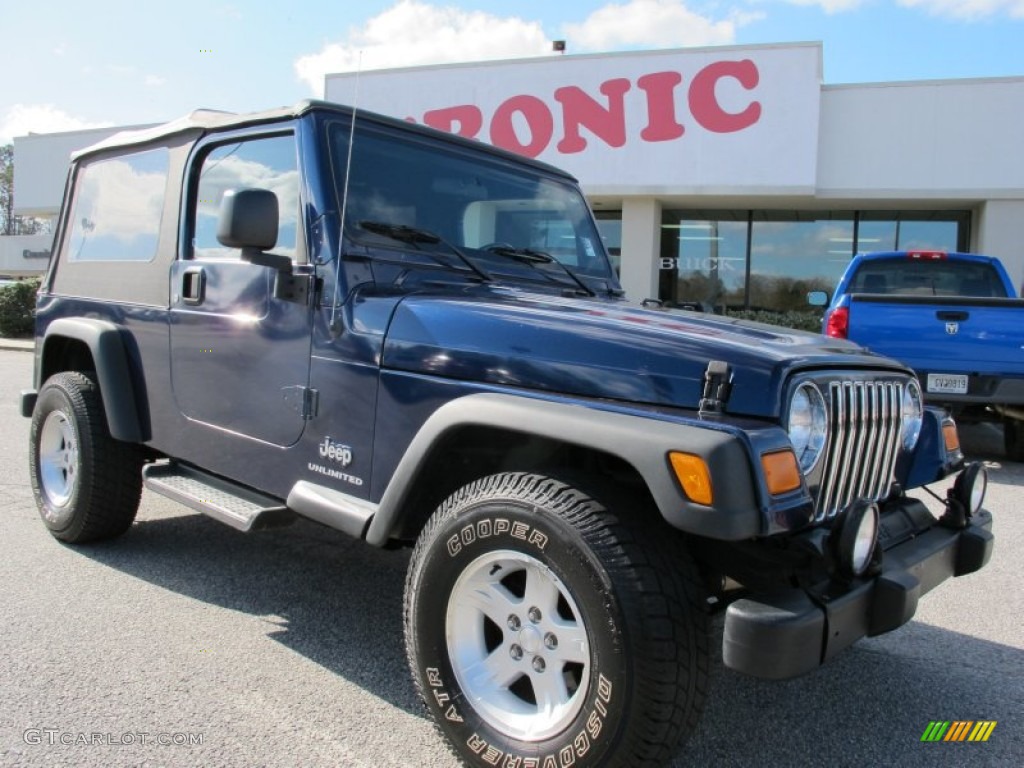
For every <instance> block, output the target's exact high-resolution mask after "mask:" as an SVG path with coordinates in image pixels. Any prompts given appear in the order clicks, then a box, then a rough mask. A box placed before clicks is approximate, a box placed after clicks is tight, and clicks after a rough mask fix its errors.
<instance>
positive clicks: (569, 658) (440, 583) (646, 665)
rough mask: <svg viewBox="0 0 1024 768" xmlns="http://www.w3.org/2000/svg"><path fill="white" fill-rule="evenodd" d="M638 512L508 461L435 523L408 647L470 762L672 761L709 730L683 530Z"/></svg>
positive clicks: (456, 746)
mask: <svg viewBox="0 0 1024 768" xmlns="http://www.w3.org/2000/svg"><path fill="white" fill-rule="evenodd" d="M602 495H603V494H602ZM625 514H630V515H631V517H630V518H629V519H628V520H627V519H626V518H625ZM633 515H637V517H642V516H640V515H638V512H637V510H635V509H631V510H629V511H628V512H626V511H625V510H624V514H623V516H621V517H616V516H615V515H613V514H612V512H611V511H609V510H607V509H605V508H604V507H603V506H602V505H601V504H599V503H598V502H597V501H596V500H595V499H594V498H591V497H589V496H587V495H585V494H584V493H582V492H581V491H579V490H577V489H575V488H573V487H570V486H568V485H566V484H564V483H561V482H559V481H557V480H553V479H551V478H548V477H542V476H539V475H531V474H519V473H509V474H501V475H494V476H491V477H488V478H484V479H482V480H479V481H477V482H474V483H472V484H470V485H468V486H466V487H464V488H462V489H461V490H460V491H458V492H457V493H455V494H454V495H453V496H451V497H450V498H449V499H448V500H447V501H445V502H444V503H443V504H442V505H441V507H440V508H439V509H438V510H437V511H436V512H435V513H434V515H433V517H432V518H431V519H430V521H429V522H428V523H427V526H426V527H425V529H424V530H423V532H422V534H421V536H420V538H419V540H418V542H417V544H416V548H415V550H414V552H413V556H412V561H411V563H410V566H409V575H408V578H407V580H406V592H405V636H406V651H407V654H408V657H409V664H410V667H411V670H412V674H413V677H414V679H415V682H416V686H417V688H418V690H419V692H420V695H421V696H422V697H423V700H424V702H425V703H426V706H427V708H428V709H429V711H430V713H431V715H432V716H433V719H434V723H435V724H436V725H437V727H438V729H439V730H440V732H441V733H442V735H443V736H444V737H445V738H446V739H447V741H448V743H449V745H450V746H451V748H452V749H453V751H454V752H455V754H456V755H457V756H458V757H460V758H461V759H462V760H463V761H465V762H466V763H467V764H469V765H475V766H476V765H478V766H487V765H520V766H531V765H533V766H537V767H538V768H541V767H543V766H556V767H559V766H563V765H569V764H572V765H575V766H577V767H578V768H590V767H592V766H640V765H659V764H666V763H668V762H669V761H670V760H671V758H672V756H673V755H674V754H675V752H676V751H677V749H678V747H679V745H680V743H681V742H682V741H683V740H684V739H685V738H686V737H688V736H689V735H690V733H691V732H692V731H693V730H694V729H695V728H696V725H697V722H698V720H699V717H700V713H701V710H702V709H703V706H704V700H705V697H706V693H707V687H708V674H709V654H708V633H707V617H706V613H705V612H704V611H703V610H702V607H701V590H700V588H699V587H698V581H697V576H696V570H695V568H694V567H693V565H692V561H691V560H690V558H689V556H688V554H687V552H686V550H685V549H684V548H683V547H682V545H681V542H680V540H679V537H677V536H675V535H674V533H673V532H672V531H669V530H666V529H664V528H662V527H657V528H656V527H655V525H657V523H656V522H655V521H654V520H650V519H645V520H643V521H641V520H639V519H634V518H633ZM535 602H536V603H537V605H536V606H535V605H533V603H535ZM541 603H546V604H545V605H543V606H542V605H541ZM552 606H554V609H553V610H551V607H552ZM533 608H536V609H537V610H536V611H532V610H531V609H533ZM506 612H507V613H508V614H509V615H508V617H506V616H505V614H506ZM559 635H563V637H562V638H560V637H559ZM581 638H582V640H581ZM538 659H540V661H538ZM480 671H486V673H487V674H481V673H480ZM552 672H555V673H556V676H554V677H550V676H549V677H545V676H544V675H545V674H548V675H550V674H551V673H552ZM539 702H546V704H547V708H546V710H545V711H543V712H542V711H541V709H542V706H541V705H540V703H539ZM517 760H519V761H520V762H516V761H517ZM506 761H507V762H506Z"/></svg>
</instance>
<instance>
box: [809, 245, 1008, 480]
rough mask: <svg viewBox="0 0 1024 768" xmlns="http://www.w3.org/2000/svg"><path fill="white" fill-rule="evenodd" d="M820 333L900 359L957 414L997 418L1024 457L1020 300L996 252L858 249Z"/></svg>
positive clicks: (930, 397)
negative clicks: (993, 255) (979, 253)
mask: <svg viewBox="0 0 1024 768" xmlns="http://www.w3.org/2000/svg"><path fill="white" fill-rule="evenodd" d="M821 303H824V301H822V302H821ZM822 330H823V331H824V333H825V334H826V335H827V336H831V337H833V338H839V339H850V340H851V341H855V342H857V343H858V344H861V345H863V346H865V347H868V348H869V349H871V350H872V351H875V352H878V353H879V354H882V355H886V356H888V357H894V358H896V359H897V360H901V361H903V362H904V363H906V364H907V365H909V366H910V367H911V368H913V369H914V371H915V372H916V373H917V375H918V378H919V379H920V380H921V385H922V387H923V388H924V396H925V400H926V401H927V402H929V403H931V404H933V405H939V406H944V407H946V408H948V409H949V410H951V411H952V412H953V414H954V415H955V416H956V417H957V419H958V420H961V421H971V420H979V419H980V420H991V419H1001V420H1002V421H1003V424H1004V435H1005V443H1006V454H1007V457H1008V458H1010V459H1012V460H1014V461H1024V426H1022V420H1024V300H1021V299H1019V298H1017V297H1016V294H1015V292H1014V289H1013V283H1012V281H1011V280H1010V277H1009V275H1007V273H1006V270H1005V269H1004V268H1003V265H1002V264H1001V263H1000V262H999V260H998V259H994V258H992V257H990V256H980V255H977V254H970V253H946V252H943V251H887V252H880V253H868V254H860V255H858V256H856V257H855V258H854V259H853V261H851V262H850V266H849V267H848V268H847V269H846V272H845V274H844V275H843V277H842V278H841V279H840V281H839V285H838V286H837V288H836V291H835V295H834V296H833V297H832V301H831V304H830V305H829V307H828V310H827V311H826V313H825V318H824V320H823V327H822Z"/></svg>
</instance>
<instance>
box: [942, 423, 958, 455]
mask: <svg viewBox="0 0 1024 768" xmlns="http://www.w3.org/2000/svg"><path fill="white" fill-rule="evenodd" d="M942 440H943V442H944V443H945V444H946V451H947V452H949V453H955V452H956V451H959V450H960V435H958V434H957V431H956V424H953V423H946V424H943V425H942Z"/></svg>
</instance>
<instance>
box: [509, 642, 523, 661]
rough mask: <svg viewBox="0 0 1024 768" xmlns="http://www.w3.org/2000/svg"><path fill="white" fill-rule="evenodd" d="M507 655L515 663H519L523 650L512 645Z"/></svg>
mask: <svg viewBox="0 0 1024 768" xmlns="http://www.w3.org/2000/svg"><path fill="white" fill-rule="evenodd" d="M508 655H509V656H511V657H512V658H513V659H515V660H516V661H519V660H520V659H521V658H523V649H522V648H520V647H519V646H518V645H515V644H514V643H513V644H512V646H511V647H510V648H509V649H508Z"/></svg>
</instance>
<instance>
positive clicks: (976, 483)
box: [953, 461, 988, 516]
mask: <svg viewBox="0 0 1024 768" xmlns="http://www.w3.org/2000/svg"><path fill="white" fill-rule="evenodd" d="M987 490H988V471H987V470H986V469H985V466H984V465H983V464H982V463H981V462H980V461H973V462H971V463H970V464H968V465H967V467H966V468H965V469H964V471H963V472H961V473H960V474H959V476H958V477H957V478H956V482H955V483H954V484H953V495H954V496H955V497H956V500H957V501H959V502H960V503H961V504H963V505H964V510H966V512H967V514H968V516H970V515H976V514H978V512H979V511H980V510H981V505H982V504H984V503H985V492H986V491H987Z"/></svg>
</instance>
